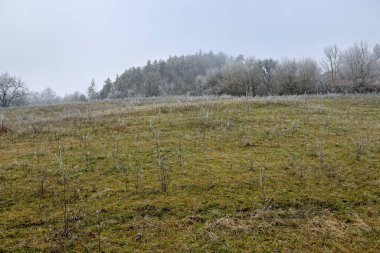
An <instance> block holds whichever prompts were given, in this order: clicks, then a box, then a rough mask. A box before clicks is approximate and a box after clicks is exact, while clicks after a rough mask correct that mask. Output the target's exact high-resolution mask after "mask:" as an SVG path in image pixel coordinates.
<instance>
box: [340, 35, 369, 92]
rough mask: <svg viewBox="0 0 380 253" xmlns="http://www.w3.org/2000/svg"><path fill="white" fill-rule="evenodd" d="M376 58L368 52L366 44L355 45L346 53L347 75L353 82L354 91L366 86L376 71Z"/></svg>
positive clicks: (345, 65)
mask: <svg viewBox="0 0 380 253" xmlns="http://www.w3.org/2000/svg"><path fill="white" fill-rule="evenodd" d="M374 65H375V58H374V57H373V55H372V54H371V53H370V51H369V50H368V44H367V43H366V42H363V41H361V42H359V43H354V45H353V46H352V47H350V48H349V49H347V50H346V51H345V53H344V67H345V74H346V75H347V77H348V78H349V79H350V80H351V81H352V83H353V85H354V89H355V90H357V89H358V88H359V87H360V86H366V84H367V82H368V79H369V78H371V76H372V74H373V70H374Z"/></svg>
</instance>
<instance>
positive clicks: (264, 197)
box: [259, 168, 268, 210]
mask: <svg viewBox="0 0 380 253" xmlns="http://www.w3.org/2000/svg"><path fill="white" fill-rule="evenodd" d="M264 170H265V168H261V171H260V175H259V189H260V200H261V203H262V205H263V209H264V210H265V209H267V205H268V192H267V185H266V176H265V171H264Z"/></svg>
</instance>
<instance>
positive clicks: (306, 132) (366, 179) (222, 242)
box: [0, 95, 380, 252]
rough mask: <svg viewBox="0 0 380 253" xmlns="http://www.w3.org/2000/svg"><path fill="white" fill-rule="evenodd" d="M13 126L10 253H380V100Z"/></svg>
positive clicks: (184, 106) (6, 183) (98, 105)
mask: <svg viewBox="0 0 380 253" xmlns="http://www.w3.org/2000/svg"><path fill="white" fill-rule="evenodd" d="M0 114H4V121H3V127H2V128H1V129H3V130H2V131H0V252H8V251H15V252H41V251H52V252H63V251H67V252H103V251H104V252H379V251H380V219H379V215H380V96H379V95H347V96H346V95H334V96H332V95H331V96H284V97H266V98H232V97H190V98H186V97H169V98H165V97H162V98H150V99H132V100H113V101H102V102H93V103H82V104H81V103H79V104H69V105H55V106H42V107H29V108H15V109H7V110H3V111H0Z"/></svg>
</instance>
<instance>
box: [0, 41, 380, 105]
mask: <svg viewBox="0 0 380 253" xmlns="http://www.w3.org/2000/svg"><path fill="white" fill-rule="evenodd" d="M12 80H13V81H12ZM9 84H17V85H16V86H15V87H18V89H17V90H16V92H15V94H16V96H15V97H13V98H11V97H10V94H11V92H10V91H12V88H9V86H10V85H9ZM6 87H8V91H6ZM15 87H13V89H14V88H15ZM99 88H100V89H99V90H97V84H96V83H95V80H92V82H91V84H90V85H89V87H88V89H87V92H86V93H87V94H81V93H79V92H75V93H73V94H70V95H67V96H65V97H59V96H57V95H56V94H55V93H54V91H53V90H52V89H51V88H47V89H45V90H44V91H42V92H28V91H27V88H26V86H25V85H24V84H23V83H22V81H21V80H20V79H17V78H15V77H12V76H10V75H9V74H8V73H4V74H2V75H1V77H0V105H1V106H3V107H7V106H10V105H22V104H31V105H33V104H55V103H70V102H82V101H88V100H103V99H123V98H131V97H153V96H172V95H187V96H200V95H232V96H269V95H270V96H274V95H292V94H318V93H364V92H380V46H379V44H376V45H375V47H374V48H373V49H371V48H369V47H368V44H367V43H366V42H364V41H361V42H356V43H354V44H353V45H352V46H351V47H349V48H347V49H340V48H339V47H338V46H336V45H330V46H327V47H326V48H325V49H324V52H323V58H322V59H321V60H319V61H317V60H315V59H312V58H304V59H290V58H287V59H282V60H276V59H271V58H268V59H257V58H255V57H246V56H243V55H239V56H237V57H231V56H228V55H226V54H224V53H217V54H215V53H213V52H202V51H199V52H197V53H195V54H190V55H184V56H170V57H169V58H168V59H167V60H155V61H151V60H149V61H148V62H147V64H146V65H145V66H142V67H132V68H129V69H127V70H126V71H125V72H124V73H122V74H120V75H117V76H116V78H115V80H111V78H107V79H106V80H105V81H104V83H103V84H101V85H99Z"/></svg>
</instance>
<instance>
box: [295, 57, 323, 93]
mask: <svg viewBox="0 0 380 253" xmlns="http://www.w3.org/2000/svg"><path fill="white" fill-rule="evenodd" d="M297 65H298V67H297V69H298V78H297V79H298V82H297V83H298V91H299V93H311V92H315V91H316V87H317V83H318V81H319V75H320V70H319V67H318V64H317V62H316V61H315V60H313V59H311V58H306V59H303V60H301V61H299V62H298V64H297Z"/></svg>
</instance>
